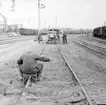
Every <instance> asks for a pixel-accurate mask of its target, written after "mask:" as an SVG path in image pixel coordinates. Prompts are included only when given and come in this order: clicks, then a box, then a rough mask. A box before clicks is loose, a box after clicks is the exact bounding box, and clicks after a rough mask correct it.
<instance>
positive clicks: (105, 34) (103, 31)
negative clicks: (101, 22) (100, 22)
mask: <svg viewBox="0 0 106 105" xmlns="http://www.w3.org/2000/svg"><path fill="white" fill-rule="evenodd" d="M93 36H94V37H100V38H103V39H105V38H106V26H102V27H97V28H95V29H94V30H93Z"/></svg>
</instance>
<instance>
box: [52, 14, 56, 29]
mask: <svg viewBox="0 0 106 105" xmlns="http://www.w3.org/2000/svg"><path fill="white" fill-rule="evenodd" d="M52 20H54V27H55V28H57V16H56V18H55V19H52Z"/></svg>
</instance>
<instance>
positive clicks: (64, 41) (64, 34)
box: [62, 32, 67, 44]
mask: <svg viewBox="0 0 106 105" xmlns="http://www.w3.org/2000/svg"><path fill="white" fill-rule="evenodd" d="M62 38H63V44H66V43H67V34H66V33H65V32H64V33H63V37H62Z"/></svg>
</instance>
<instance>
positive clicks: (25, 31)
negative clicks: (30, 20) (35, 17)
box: [19, 28, 38, 35]
mask: <svg viewBox="0 0 106 105" xmlns="http://www.w3.org/2000/svg"><path fill="white" fill-rule="evenodd" d="M19 33H20V34H21V35H37V33H38V30H37V29H27V28H20V29H19Z"/></svg>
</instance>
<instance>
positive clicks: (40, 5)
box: [38, 0, 45, 37]
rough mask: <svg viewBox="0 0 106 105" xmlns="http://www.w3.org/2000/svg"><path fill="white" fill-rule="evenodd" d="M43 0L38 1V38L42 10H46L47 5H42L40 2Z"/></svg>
mask: <svg viewBox="0 0 106 105" xmlns="http://www.w3.org/2000/svg"><path fill="white" fill-rule="evenodd" d="M40 1H41V0H38V37H39V35H40V29H41V27H40V9H44V8H45V5H44V4H41V2H40Z"/></svg>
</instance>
